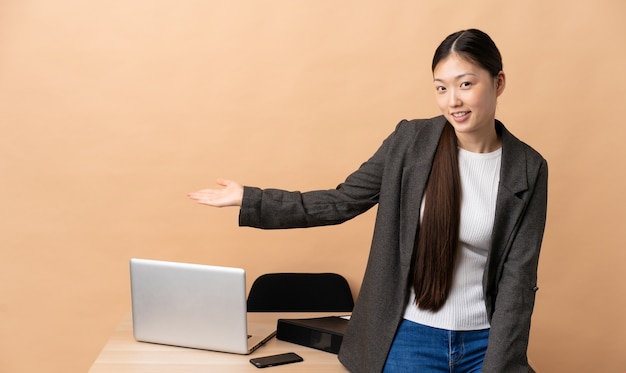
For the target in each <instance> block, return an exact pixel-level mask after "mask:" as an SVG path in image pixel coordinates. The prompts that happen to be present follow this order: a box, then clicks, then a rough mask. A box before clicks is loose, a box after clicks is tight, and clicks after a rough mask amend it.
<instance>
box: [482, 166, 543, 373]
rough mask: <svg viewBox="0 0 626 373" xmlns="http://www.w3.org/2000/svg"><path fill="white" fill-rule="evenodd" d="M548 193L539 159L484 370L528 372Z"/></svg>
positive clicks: (498, 299) (493, 322) (496, 310)
mask: <svg viewBox="0 0 626 373" xmlns="http://www.w3.org/2000/svg"><path fill="white" fill-rule="evenodd" d="M547 194H548V165H547V162H546V161H545V160H542V162H541V163H540V166H539V170H538V176H537V178H536V181H535V185H534V188H533V192H532V196H531V197H530V200H529V202H528V205H527V208H526V210H525V212H524V214H523V216H522V218H521V219H522V220H521V222H520V228H519V230H518V232H517V234H516V237H515V239H514V241H513V243H512V246H511V250H510V252H509V254H508V256H507V258H506V260H505V262H504V266H503V270H502V277H501V278H500V281H499V282H498V293H497V294H498V295H497V297H496V299H495V307H494V312H493V316H492V318H491V331H490V334H489V348H488V349H487V355H486V356H485V361H484V363H483V372H494V373H500V372H529V365H528V359H527V355H526V353H527V349H528V338H529V334H530V320H531V315H532V312H533V308H534V304H535V293H536V291H537V290H538V287H537V266H538V262H539V251H540V248H541V242H542V240H543V233H544V229H545V224H546V209H547Z"/></svg>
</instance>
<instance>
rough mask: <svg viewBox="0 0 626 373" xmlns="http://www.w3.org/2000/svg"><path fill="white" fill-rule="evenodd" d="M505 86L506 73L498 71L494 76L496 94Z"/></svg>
mask: <svg viewBox="0 0 626 373" xmlns="http://www.w3.org/2000/svg"><path fill="white" fill-rule="evenodd" d="M504 87H506V75H505V74H504V71H500V72H499V73H498V75H497V76H496V96H500V95H501V94H502V92H504Z"/></svg>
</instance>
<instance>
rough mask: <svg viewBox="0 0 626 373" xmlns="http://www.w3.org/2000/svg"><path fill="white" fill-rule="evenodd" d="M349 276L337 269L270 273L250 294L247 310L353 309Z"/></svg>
mask: <svg viewBox="0 0 626 373" xmlns="http://www.w3.org/2000/svg"><path fill="white" fill-rule="evenodd" d="M352 308H354V300H353V298H352V292H351V291H350V286H349V285H348V281H346V279H345V278H344V277H343V276H341V275H339V274H336V273H268V274H264V275H261V276H260V277H259V278H257V279H256V280H255V281H254V283H253V284H252V287H251V288H250V294H249V295H248V312H352Z"/></svg>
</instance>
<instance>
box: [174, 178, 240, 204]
mask: <svg viewBox="0 0 626 373" xmlns="http://www.w3.org/2000/svg"><path fill="white" fill-rule="evenodd" d="M217 184H218V185H221V186H223V187H224V188H222V189H201V190H199V191H197V192H191V193H189V194H187V196H188V197H189V198H191V199H193V200H195V201H196V202H198V203H201V204H203V205H209V206H213V207H226V206H241V201H242V199H243V186H242V185H241V184H239V183H237V182H236V181H232V180H224V179H217Z"/></svg>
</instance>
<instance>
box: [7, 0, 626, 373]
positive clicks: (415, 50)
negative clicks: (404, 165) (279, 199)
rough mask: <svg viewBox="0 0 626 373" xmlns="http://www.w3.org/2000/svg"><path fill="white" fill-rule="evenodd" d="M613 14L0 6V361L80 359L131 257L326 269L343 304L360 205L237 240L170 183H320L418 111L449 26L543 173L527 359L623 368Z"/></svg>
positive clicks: (524, 5)
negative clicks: (497, 81)
mask: <svg viewBox="0 0 626 373" xmlns="http://www.w3.org/2000/svg"><path fill="white" fill-rule="evenodd" d="M624 4H625V3H624V2H623V1H621V0H615V1H609V0H593V1H591V0H581V1H569V0H567V1H566V0H555V1H518V2H503V1H495V0H493V1H468V2H463V3H461V2H457V1H440V0H437V1H426V0H424V1H393V2H388V1H386V2H383V1H362V0H361V1H339V2H338V1H330V0H322V1H305V0H302V1H293V0H290V1H287V0H276V1H210V0H207V1H191V0H183V1H169V0H134V1H121V0H107V1H100V0H93V1H79V0H57V1H46V0H0V126H1V127H0V128H1V132H0V175H1V178H2V179H1V182H0V208H1V211H2V213H1V214H0V240H1V242H0V371H2V372H35V371H37V372H40V371H41V372H43V371H46V372H84V371H87V370H88V367H89V366H90V365H91V363H92V362H93V360H94V359H95V358H96V356H97V354H98V352H99V350H100V348H101V347H102V345H103V344H104V343H105V342H106V340H107V338H108V336H109V335H110V333H111V332H112V330H113V329H114V328H115V326H116V325H117V323H118V322H119V320H120V319H121V318H122V317H124V315H126V314H128V313H129V312H130V303H129V284H128V259H129V258H131V257H146V258H153V259H164V260H179V261H189V262H197V263H207V264H217V265H229V266H242V267H245V268H246V269H247V270H248V274H249V278H248V282H249V283H251V281H252V280H253V279H254V278H255V277H256V276H258V275H259V274H261V273H264V272H272V271H336V272H340V273H343V274H344V275H345V276H346V277H347V278H348V279H349V281H350V284H351V286H352V288H353V290H354V292H355V294H356V293H357V292H358V289H359V285H360V280H361V276H362V273H363V269H364V266H365V262H366V259H367V253H368V249H369V242H370V238H371V230H372V225H373V217H374V211H370V212H368V213H367V214H365V215H364V216H362V217H359V218H357V219H355V220H353V221H351V222H348V223H346V224H344V225H342V226H337V227H326V228H317V229H310V230H291V231H257V230H253V229H248V228H238V227H237V214H238V211H237V210H235V209H222V210H218V209H210V208H206V207H202V206H199V205H196V204H194V203H192V202H191V201H189V200H188V199H187V198H186V196H185V194H186V193H187V192H188V191H192V190H195V189H199V188H202V187H206V186H212V185H213V183H214V180H215V179H216V178H217V177H228V178H233V179H236V180H239V181H240V182H242V183H245V184H249V185H257V186H261V187H282V188H286V189H300V190H307V189H314V188H332V187H334V186H335V185H336V184H338V183H339V182H341V181H342V180H343V178H344V177H345V176H346V175H347V174H348V173H349V172H351V171H352V170H354V169H355V168H356V167H358V166H359V165H360V163H361V162H363V161H364V160H366V159H367V158H368V157H369V156H370V155H371V154H372V153H373V152H374V151H375V150H376V148H377V147H378V146H379V144H380V142H381V141H382V140H383V138H384V137H386V136H387V135H388V134H389V133H390V132H391V131H392V130H393V128H394V126H395V124H396V123H397V122H398V121H399V120H401V119H403V118H416V117H428V116H433V115H437V114H438V111H437V108H436V106H435V103H434V98H433V88H432V83H431V74H430V68H429V66H430V60H431V57H432V53H433V51H434V48H435V47H436V46H437V44H438V43H439V42H440V41H441V40H442V39H443V38H444V37H445V36H446V35H448V34H449V33H451V32H453V31H457V30H459V29H462V28H468V27H478V28H481V29H483V30H485V31H486V32H488V33H490V34H491V35H492V37H493V38H494V39H495V41H496V43H497V44H498V45H499V46H500V49H501V51H502V53H503V55H504V65H505V71H506V72H507V74H508V86H507V90H506V92H505V93H504V95H503V97H502V98H501V100H500V103H499V113H498V117H499V118H500V119H502V120H503V121H504V122H505V123H506V124H507V126H508V128H509V129H510V130H511V131H513V132H514V133H515V134H516V135H518V136H519V137H520V138H522V139H524V140H525V141H527V142H528V143H530V144H531V145H533V146H534V147H535V148H536V149H538V150H539V151H540V152H542V154H543V155H544V156H545V157H546V158H547V159H548V161H549V165H550V171H551V175H550V201H549V222H548V226H547V231H546V236H545V241H544V247H543V253H542V257H541V263H540V287H541V290H540V292H539V293H538V302H537V306H536V310H535V316H534V319H533V328H532V335H531V346H530V351H529V353H530V358H531V360H532V361H533V363H534V365H535V367H536V368H537V369H538V370H539V371H540V372H542V373H543V372H624V371H626V353H625V351H626V340H625V339H624V335H626V322H625V318H624V316H623V315H624V309H626V281H625V280H624V274H625V273H626V265H625V264H624V261H625V260H626V254H625V251H626V250H625V249H626V233H625V232H626V226H625V223H626V219H625V214H624V207H625V203H624V202H625V197H624V193H623V191H624V189H625V188H626V172H625V166H624V163H625V162H624V161H625V160H626V147H625V146H624V137H625V135H626V130H625V129H624V118H623V117H624V101H625V98H626V73H625V67H624V66H626V42H625V38H626V22H624V16H626V5H624Z"/></svg>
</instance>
